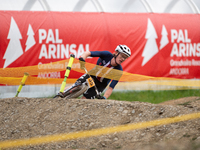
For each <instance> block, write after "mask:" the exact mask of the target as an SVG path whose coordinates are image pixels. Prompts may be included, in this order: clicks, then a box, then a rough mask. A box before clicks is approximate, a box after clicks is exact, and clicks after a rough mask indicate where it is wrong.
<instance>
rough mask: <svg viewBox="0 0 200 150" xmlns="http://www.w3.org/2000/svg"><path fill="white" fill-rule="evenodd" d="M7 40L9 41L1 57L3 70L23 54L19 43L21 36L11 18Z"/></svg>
mask: <svg viewBox="0 0 200 150" xmlns="http://www.w3.org/2000/svg"><path fill="white" fill-rule="evenodd" d="M7 39H10V41H9V44H8V47H7V49H6V52H5V54H4V56H3V59H5V63H4V66H3V68H6V67H7V66H8V65H10V64H11V63H12V62H14V61H15V60H16V59H18V58H19V57H20V56H21V55H22V54H23V49H22V46H21V42H20V39H22V36H21V33H20V31H19V28H18V26H17V24H16V22H15V20H14V19H13V17H11V23H10V30H9V33H8V37H7Z"/></svg>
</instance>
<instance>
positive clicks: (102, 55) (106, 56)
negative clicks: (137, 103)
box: [91, 51, 123, 89]
mask: <svg viewBox="0 0 200 150" xmlns="http://www.w3.org/2000/svg"><path fill="white" fill-rule="evenodd" d="M91 57H99V59H98V61H97V63H96V64H97V65H99V66H103V67H102V68H101V69H100V70H99V71H98V72H97V73H96V78H97V80H99V81H100V82H101V83H102V84H104V85H105V84H106V86H107V85H108V84H109V83H110V81H111V79H108V78H104V77H99V76H98V74H100V73H101V71H102V70H103V69H104V67H107V68H110V69H107V71H106V73H104V76H106V74H108V73H109V72H110V71H111V70H112V69H117V70H121V71H123V69H122V66H121V65H117V66H111V64H110V63H111V59H112V58H113V57H114V56H113V54H112V53H111V52H109V51H91ZM94 69H96V68H94ZM118 76H120V77H121V75H118ZM93 78H94V77H93ZM117 83H118V80H112V81H111V83H110V87H112V88H113V89H114V87H115V86H116V84H117Z"/></svg>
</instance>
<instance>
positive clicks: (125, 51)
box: [115, 45, 131, 57]
mask: <svg viewBox="0 0 200 150" xmlns="http://www.w3.org/2000/svg"><path fill="white" fill-rule="evenodd" d="M115 51H117V52H120V53H123V54H125V55H127V56H128V57H130V56H131V50H130V48H129V47H128V46H126V45H118V46H117V48H116V49H115Z"/></svg>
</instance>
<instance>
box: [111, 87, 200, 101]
mask: <svg viewBox="0 0 200 150" xmlns="http://www.w3.org/2000/svg"><path fill="white" fill-rule="evenodd" d="M190 96H199V97H200V90H196V89H195V90H193V89H192V90H166V91H126V92H113V93H112V94H111V96H110V97H109V99H115V100H120V101H130V102H132V101H140V102H149V103H153V104H158V103H161V102H165V101H168V100H172V99H178V98H183V97H190Z"/></svg>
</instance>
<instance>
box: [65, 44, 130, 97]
mask: <svg viewBox="0 0 200 150" xmlns="http://www.w3.org/2000/svg"><path fill="white" fill-rule="evenodd" d="M130 56H131V50H130V48H128V47H127V46H126V45H118V46H117V48H116V49H115V52H114V53H113V54H112V53H111V52H109V51H86V52H84V53H83V54H82V55H81V57H80V58H79V60H80V64H81V68H82V69H83V67H85V63H84V62H85V60H86V58H87V57H99V59H98V60H97V63H96V64H97V65H99V66H102V67H103V68H104V67H107V68H109V69H108V70H107V71H106V73H108V72H109V71H111V70H112V69H117V70H121V71H123V69H122V66H121V63H123V62H124V61H125V60H126V59H127V58H128V57H130ZM95 69H96V68H93V69H92V70H95ZM92 70H91V71H92ZM101 71H102V68H101V69H99V70H97V71H96V76H93V75H91V77H92V78H93V80H94V82H95V85H96V87H97V89H98V91H99V92H100V93H102V92H103V91H104V89H105V88H106V87H107V85H108V84H109V83H110V85H109V87H108V89H107V90H106V91H105V93H104V95H103V96H100V97H98V98H100V99H106V98H108V97H109V96H110V95H111V94H112V92H113V89H114V88H115V86H116V84H117V83H118V80H112V81H111V79H108V78H104V77H103V76H101V77H98V75H99V74H100V72H101ZM121 75H122V74H120V75H119V76H120V77H121ZM120 77H119V78H120ZM88 78H89V75H88V74H84V75H82V76H81V77H80V78H79V79H78V80H77V81H76V82H75V83H74V84H73V85H72V87H73V86H76V84H77V83H78V82H81V83H84V82H86V79H88ZM65 91H67V89H66V90H65ZM65 91H64V92H63V93H62V95H63V97H65ZM96 94H97V93H96V91H95V88H94V87H91V88H88V89H87V91H86V92H85V93H83V97H82V98H87V99H94V98H96V97H95V96H96Z"/></svg>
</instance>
